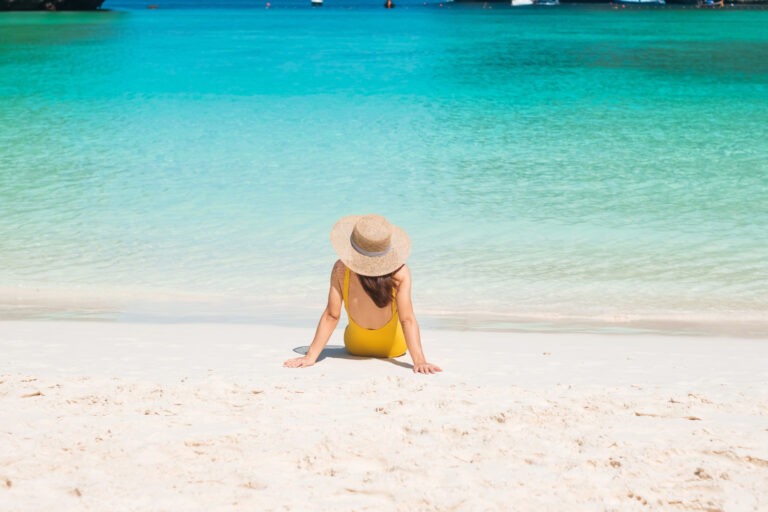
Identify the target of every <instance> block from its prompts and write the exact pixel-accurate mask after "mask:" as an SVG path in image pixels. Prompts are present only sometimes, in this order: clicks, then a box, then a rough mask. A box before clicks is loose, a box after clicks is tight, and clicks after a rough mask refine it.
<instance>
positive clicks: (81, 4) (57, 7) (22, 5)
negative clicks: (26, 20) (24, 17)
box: [0, 0, 104, 11]
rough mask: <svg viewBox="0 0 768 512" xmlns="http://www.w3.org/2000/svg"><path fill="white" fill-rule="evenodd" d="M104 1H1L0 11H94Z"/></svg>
mask: <svg viewBox="0 0 768 512" xmlns="http://www.w3.org/2000/svg"><path fill="white" fill-rule="evenodd" d="M103 3H104V0H0V11H93V10H95V9H98V8H99V7H101V4H103Z"/></svg>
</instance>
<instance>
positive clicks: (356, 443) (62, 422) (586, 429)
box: [0, 322, 768, 512]
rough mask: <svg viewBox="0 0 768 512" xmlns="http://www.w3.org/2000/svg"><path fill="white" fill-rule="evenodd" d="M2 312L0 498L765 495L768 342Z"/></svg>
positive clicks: (288, 500) (53, 502) (462, 503)
mask: <svg viewBox="0 0 768 512" xmlns="http://www.w3.org/2000/svg"><path fill="white" fill-rule="evenodd" d="M340 335H341V331H337V332H336V333H335V334H334V336H333V338H332V339H331V341H330V343H329V347H330V348H329V349H327V351H326V353H325V354H324V357H323V358H322V360H320V361H319V362H318V363H317V364H316V365H315V366H314V367H311V368H307V369H286V368H283V367H281V364H282V362H283V361H284V360H285V359H286V358H288V357H291V356H292V355H293V354H294V353H295V352H294V350H297V351H301V347H303V346H306V345H307V344H308V342H309V341H310V340H311V336H312V331H311V329H298V328H284V327H270V326H257V325H232V324H230V325H223V324H222V325H214V324H204V325H194V324H165V325H162V324H157V325H152V324H128V323H123V324H120V323H118V324H114V323H98V322H91V323H89V322H4V323H1V324H0V351H2V354H3V363H2V367H1V369H0V404H2V411H3V413H4V414H3V415H2V417H1V418H0V510H2V511H9V512H10V511H36V510H57V511H65V510H112V511H118V510H137V511H139V510H140V511H161V510H167V511H175V510H178V511H181V510H183V511H190V510H206V511H210V510H233V511H234V510H467V511H470V510H471V511H475V510H590V511H592V510H622V511H623V510H702V511H717V510H722V511H741V510H745V511H747V510H749V511H758V510H765V508H766V507H768V386H766V384H768V345H767V344H766V343H765V340H754V339H752V340H750V339H725V338H696V337H674V338H672V337H664V336H647V335H637V336H632V335H584V334H554V333H553V334H534V333H532V334H525V333H484V332H457V331H425V332H424V333H423V340H424V347H425V350H426V354H427V356H428V358H429V359H430V360H431V361H434V362H436V363H438V364H440V365H441V366H442V367H443V368H444V370H445V372H444V373H443V374H441V375H435V376H423V375H415V374H413V373H412V372H411V369H410V360H409V359H408V357H407V356H406V357H403V358H399V359H397V360H376V359H360V358H353V357H350V356H347V355H346V353H345V351H344V350H343V349H342V348H340V345H341V337H340Z"/></svg>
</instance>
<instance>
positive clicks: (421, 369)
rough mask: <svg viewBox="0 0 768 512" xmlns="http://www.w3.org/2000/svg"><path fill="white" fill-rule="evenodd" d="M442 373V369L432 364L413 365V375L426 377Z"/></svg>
mask: <svg viewBox="0 0 768 512" xmlns="http://www.w3.org/2000/svg"><path fill="white" fill-rule="evenodd" d="M441 371H443V369H442V368H440V367H439V366H437V365H436V364H432V363H418V364H414V365H413V373H423V374H425V375H428V374H430V373H437V372H441Z"/></svg>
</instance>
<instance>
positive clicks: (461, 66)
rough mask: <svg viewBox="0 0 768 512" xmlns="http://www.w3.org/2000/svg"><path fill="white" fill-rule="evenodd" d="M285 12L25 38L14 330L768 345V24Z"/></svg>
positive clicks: (1, 90)
mask: <svg viewBox="0 0 768 512" xmlns="http://www.w3.org/2000/svg"><path fill="white" fill-rule="evenodd" d="M272 4H273V8H271V9H268V10H267V9H264V8H263V7H264V3H263V2H261V3H256V2H242V3H238V2H236V1H233V2H231V3H228V4H222V5H219V6H218V8H216V9H194V8H192V7H191V6H190V5H185V4H167V5H166V4H161V9H158V10H152V11H150V10H145V9H143V7H144V3H130V2H122V3H119V2H107V4H105V7H109V8H112V9H114V10H112V11H109V12H95V13H58V14H49V13H4V14H0V304H2V308H1V309H0V315H1V316H5V317H12V318H24V317H61V316H67V317H72V316H74V317H89V318H90V317H95V318H106V319H118V320H125V319H145V318H149V319H153V320H173V319H178V318H185V319H197V320H210V319H217V320H230V321H275V322H281V323H282V322H288V323H291V322H293V323H300V324H302V325H310V324H311V322H312V320H314V318H315V317H316V316H318V315H319V313H320V311H321V310H322V307H323V305H324V300H325V296H326V293H327V286H328V284H327V283H328V274H329V271H330V268H331V266H332V264H333V262H334V260H335V256H334V253H333V250H332V248H331V246H330V243H329V240H328V233H329V230H330V227H331V226H332V225H333V223H334V222H335V220H336V219H337V218H339V217H341V216H343V215H346V214H351V213H368V212H378V213H381V214H383V215H385V216H387V217H388V218H390V220H392V221H393V222H394V223H396V224H398V225H400V226H402V227H403V228H405V229H406V230H407V231H408V232H409V233H410V235H411V238H412V241H413V253H412V256H411V259H410V261H409V263H410V266H411V269H412V272H413V275H414V279H415V285H414V300H415V304H416V310H417V314H418V315H419V316H420V317H421V318H422V323H427V324H429V325H447V326H452V327H468V328H494V329H517V328H520V329H529V328H533V329H538V328H543V329H548V328H556V329H558V328H566V329H597V330H624V329H634V328H651V329H662V330H686V331H706V332H713V331H728V332H747V333H752V334H755V333H757V334H766V333H768V228H767V227H766V226H768V137H766V126H768V11H739V10H718V11H711V10H709V11H702V10H692V9H688V10H683V9H648V10H644V9H626V10H613V9H611V8H609V7H607V6H606V7H584V6H581V7H578V6H577V7H566V6H563V7H560V8H556V9H510V8H504V6H498V5H497V7H496V8H495V9H493V10H487V9H480V8H477V7H464V6H456V5H453V6H449V7H448V8H439V7H438V6H436V5H429V6H421V5H419V4H420V2H416V3H414V5H413V6H412V7H411V8H399V9H395V10H393V11H387V10H384V9H381V8H379V7H378V3H375V4H374V3H370V4H366V6H362V7H352V6H351V4H337V8H334V7H333V4H332V3H331V2H330V0H328V1H327V2H326V7H324V8H322V9H314V10H313V9H310V8H308V7H305V6H304V4H303V2H301V3H298V2H297V3H294V4H286V3H280V2H277V1H276V2H272ZM401 5H404V4H401ZM166 6H167V7H168V8H165V7H166Z"/></svg>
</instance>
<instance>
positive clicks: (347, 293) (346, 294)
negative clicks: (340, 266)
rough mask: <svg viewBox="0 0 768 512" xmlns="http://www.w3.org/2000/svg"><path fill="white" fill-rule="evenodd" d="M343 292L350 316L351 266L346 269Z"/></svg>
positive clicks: (345, 307)
mask: <svg viewBox="0 0 768 512" xmlns="http://www.w3.org/2000/svg"><path fill="white" fill-rule="evenodd" d="M341 293H342V298H343V299H344V309H346V310H347V316H349V267H347V268H345V269H344V288H342V289H341Z"/></svg>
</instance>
